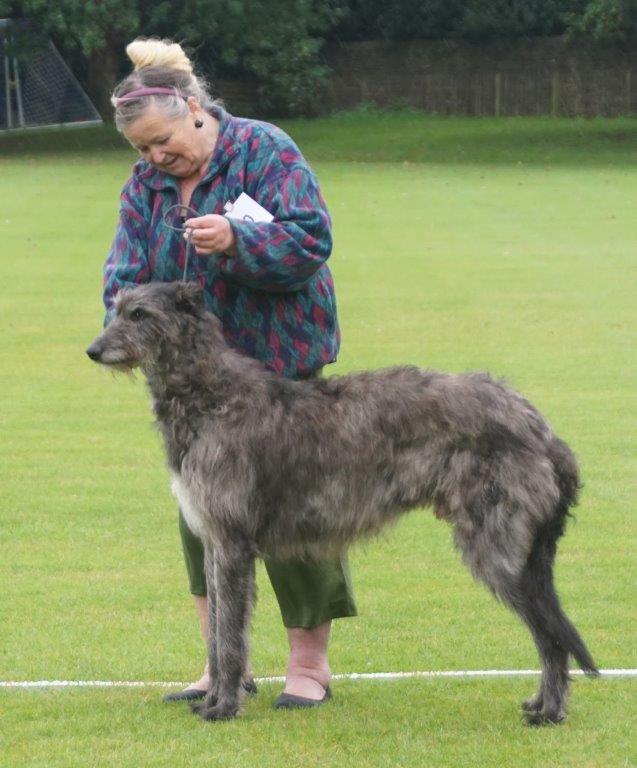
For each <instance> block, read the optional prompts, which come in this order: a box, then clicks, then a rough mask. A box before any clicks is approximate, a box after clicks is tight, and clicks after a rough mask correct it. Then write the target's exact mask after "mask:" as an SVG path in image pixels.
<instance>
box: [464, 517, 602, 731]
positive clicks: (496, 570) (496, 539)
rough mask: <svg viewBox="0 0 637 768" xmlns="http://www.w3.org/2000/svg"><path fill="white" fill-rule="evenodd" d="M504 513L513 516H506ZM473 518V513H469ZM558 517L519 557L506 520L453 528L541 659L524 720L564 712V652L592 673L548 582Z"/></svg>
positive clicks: (551, 718) (554, 718)
mask: <svg viewBox="0 0 637 768" xmlns="http://www.w3.org/2000/svg"><path fill="white" fill-rule="evenodd" d="M503 519H504V517H503V516H502V514H500V513H499V512H497V511H494V510H492V511H490V512H489V511H485V515H484V516H483V520H485V521H493V520H496V521H500V523H501V521H502V520H503ZM509 519H515V516H511V517H510V518H509ZM474 521H475V518H474ZM562 529H563V521H561V520H554V521H553V522H551V523H547V524H546V525H545V526H544V527H543V528H542V529H541V530H540V531H538V532H536V533H535V535H534V539H533V540H532V545H531V552H530V554H529V555H528V556H527V557H526V558H523V557H522V553H523V551H524V547H523V546H522V542H521V539H520V537H519V536H517V535H512V533H511V530H510V529H509V527H508V526H506V525H504V526H503V525H496V526H490V525H489V523H488V522H486V523H485V525H484V526H480V527H478V529H476V528H475V527H474V529H473V531H472V532H471V535H470V536H463V531H462V528H460V529H458V528H456V542H457V544H458V545H459V546H460V548H461V549H462V551H463V557H464V560H465V562H467V564H468V565H469V566H470V567H471V570H472V572H473V574H474V576H476V578H478V579H480V580H481V581H484V582H485V583H486V584H487V585H488V586H489V587H490V589H491V590H492V591H493V592H494V594H495V595H496V596H497V597H499V598H500V599H501V600H502V601H503V602H505V603H506V604H507V605H508V606H509V607H510V608H512V609H513V610H514V611H515V613H517V614H518V615H519V616H520V618H521V619H522V620H523V621H524V622H525V624H526V625H527V626H528V628H529V630H530V631H531V634H532V636H533V640H534V642H535V645H536V647H537V650H538V653H539V655H540V659H541V662H542V675H541V681H540V687H539V691H538V693H537V694H536V696H534V697H533V698H531V699H529V700H527V701H526V702H524V703H523V708H524V709H525V711H526V719H527V722H528V723H529V724H532V725H540V724H544V723H559V722H562V721H563V720H564V719H565V717H566V700H567V696H568V682H569V678H568V656H569V653H572V654H573V655H574V656H575V658H576V659H577V661H578V662H579V664H580V665H581V666H582V668H583V669H584V671H586V672H587V673H589V674H596V673H597V670H596V668H595V664H594V662H593V660H592V658H591V657H590V654H589V653H588V651H587V650H586V647H585V646H584V643H583V641H582V639H581V638H580V636H579V634H578V633H577V630H576V629H575V627H574V626H573V625H572V624H571V622H570V621H569V620H568V618H567V617H566V616H565V614H564V612H563V611H562V608H561V606H560V603H559V599H558V597H557V594H556V592H555V588H554V585H553V560H554V557H555V549H556V542H557V539H558V537H559V536H560V535H561V532H562Z"/></svg>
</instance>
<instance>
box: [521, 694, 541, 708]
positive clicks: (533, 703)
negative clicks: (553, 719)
mask: <svg viewBox="0 0 637 768" xmlns="http://www.w3.org/2000/svg"><path fill="white" fill-rule="evenodd" d="M521 706H522V710H523V711H524V712H539V711H540V710H541V709H542V706H543V699H542V694H540V693H536V694H535V696H531V698H530V699H524V701H523V702H522V704H521Z"/></svg>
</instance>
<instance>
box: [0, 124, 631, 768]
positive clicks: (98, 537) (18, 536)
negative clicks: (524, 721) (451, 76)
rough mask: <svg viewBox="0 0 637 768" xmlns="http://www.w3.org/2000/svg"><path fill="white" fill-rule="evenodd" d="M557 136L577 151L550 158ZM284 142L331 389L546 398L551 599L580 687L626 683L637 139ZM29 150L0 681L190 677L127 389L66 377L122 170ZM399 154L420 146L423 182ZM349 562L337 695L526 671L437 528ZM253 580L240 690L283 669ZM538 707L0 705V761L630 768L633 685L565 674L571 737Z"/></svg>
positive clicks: (485, 702) (1, 217)
mask: <svg viewBox="0 0 637 768" xmlns="http://www.w3.org/2000/svg"><path fill="white" fill-rule="evenodd" d="M401 121H403V122H401ZM419 121H420V122H419ZM509 122H510V125H511V128H510V129H509V128H507V127H506V124H507V123H509ZM558 123H559V125H558ZM363 125H364V126H366V128H367V133H366V134H362V133H361V132H360V131H359V130H358V128H362V127H363ZM525 125H526V126H527V128H526V129H525V127H524V126H525ZM551 125H555V126H557V128H556V130H562V131H563V135H564V136H567V135H570V136H578V135H579V136H581V132H582V131H587V130H589V128H590V129H591V132H590V133H588V134H587V135H586V136H585V137H584V138H582V139H581V143H580V144H579V145H578V144H576V145H575V146H571V145H568V146H567V145H566V144H565V145H564V146H562V147H561V148H560V147H559V146H558V144H559V142H557V140H556V139H555V136H554V135H553V137H552V134H551V133H550V130H549V129H550V127H551ZM516 126H517V127H518V128H519V129H520V132H519V133H517V132H516V131H514V128H515V127H516ZM582 126H583V127H582ZM286 127H288V128H289V130H290V131H291V132H292V133H293V135H294V136H295V138H296V139H297V141H298V142H299V144H300V145H301V146H302V148H303V149H304V150H305V151H306V153H307V154H308V156H309V157H310V158H311V159H312V161H313V163H314V165H315V167H316V170H317V172H318V174H319V177H320V179H321V183H322V187H323V190H324V193H325V196H326V198H327V200H328V203H329V205H330V209H331V211H332V214H333V218H334V222H335V236H336V248H335V253H334V256H333V259H332V266H333V271H334V273H335V277H336V282H337V288H338V298H339V309H340V317H341V325H342V329H343V349H342V353H341V356H340V358H339V361H338V363H337V364H336V366H334V371H335V372H346V371H349V370H354V369H361V368H368V367H378V366H384V365H390V364H394V363H405V362H410V363H417V364H419V365H423V366H430V367H434V368H441V369H445V370H469V369H472V370H475V369H481V370H484V369H487V370H490V371H491V372H492V373H493V374H494V375H497V376H504V377H506V378H507V379H508V380H509V381H510V382H511V383H512V384H513V385H514V386H516V387H517V388H518V389H520V390H521V391H523V392H524V393H525V394H526V395H528V396H529V397H530V398H531V399H532V400H533V401H534V402H535V403H537V405H538V406H539V407H540V408H541V409H542V410H543V411H544V412H545V413H546V414H547V416H548V417H549V418H550V420H551V421H552V422H553V424H554V425H555V427H556V429H557V430H558V432H559V433H560V434H561V435H562V436H563V437H564V438H565V439H567V440H568V441H569V442H570V443H571V444H572V445H573V447H574V448H575V450H576V452H577V454H578V456H579V458H580V461H581V464H582V474H583V479H584V482H585V488H584V491H583V494H582V503H581V506H580V508H579V510H578V512H577V521H576V522H575V523H574V524H571V525H570V526H569V530H568V532H567V536H566V537H565V539H564V540H563V543H562V546H561V549H560V553H559V557H558V571H557V577H558V586H559V589H560V593H561V595H562V597H563V601H564V603H565V606H566V607H567V610H568V612H569V614H570V615H571V616H572V617H573V619H574V621H575V622H576V624H577V625H578V627H579V628H580V629H581V631H582V633H583V635H584V637H585V638H586V640H587V642H588V644H589V646H590V648H591V651H592V652H593V655H594V656H595V658H596V660H597V661H598V663H599V664H600V666H602V667H636V666H637V663H636V653H635V644H634V628H635V609H634V606H635V603H636V601H635V597H636V595H635V580H634V544H635V525H634V514H633V507H634V501H635V456H636V455H637V452H636V450H635V448H636V445H635V443H636V440H635V434H636V433H635V426H636V425H635V421H636V418H635V417H636V414H637V408H636V405H637V404H636V395H635V393H636V391H637V365H636V359H635V319H636V317H635V315H636V312H635V301H634V299H635V295H636V292H635V288H636V282H637V281H636V280H635V277H636V275H635V257H634V254H635V252H636V247H637V234H636V232H635V228H634V201H635V191H634V190H635V188H636V187H635V182H636V181H637V172H636V171H635V169H634V168H633V165H634V155H633V151H634V150H633V147H634V144H632V145H628V146H627V144H626V142H625V139H624V138H621V137H622V136H624V135H625V134H626V133H627V132H628V133H629V132H630V131H631V130H633V129H632V122H631V121H630V120H626V121H589V122H586V123H585V122H584V121H573V122H572V124H569V121H556V122H555V124H553V123H552V122H549V121H544V120H539V121H537V123H534V122H533V121H523V122H516V121H504V122H503V123H496V122H495V121H470V120H466V121H462V120H443V119H442V118H429V117H424V118H423V117H422V116H417V115H411V114H406V115H402V116H395V115H383V114H381V115H373V114H372V115H370V114H357V115H353V116H347V115H346V116H337V117H335V118H333V119H332V120H331V121H328V120H324V121H317V122H316V123H309V122H307V123H306V122H303V121H299V122H294V123H291V124H288V125H286ZM592 127H595V130H594V131H593V130H592ZM452 128H453V131H452V130H451V129H452ZM436 131H437V132H436ZM454 131H455V134H454ZM507 131H509V133H510V135H509V136H508V138H507V135H506V134H507ZM459 134H462V136H464V138H463V140H462V141H463V143H462V145H460V144H459V143H458V140H457V138H456V139H454V138H453V136H454V135H455V136H456V137H457V136H458V135H459ZM503 134H504V135H503ZM68 135H70V134H68V133H65V134H64V135H63V136H62V139H60V141H66V140H67V139H66V137H67V136H68ZM47 136H48V138H47V142H48V143H49V145H50V146H49V147H48V149H47V148H46V147H42V146H41V145H39V144H38V141H39V140H36V139H37V137H36V138H30V139H29V141H33V145H31V144H28V145H23V146H22V148H21V150H20V152H17V151H16V152H15V153H11V152H7V153H5V146H6V145H4V144H3V143H2V142H0V156H1V157H2V160H1V161H0V193H1V194H2V199H3V208H2V211H1V212H0V242H1V243H2V259H1V260H0V285H1V286H2V288H1V301H0V323H1V324H2V328H3V344H2V345H1V346H0V429H1V430H2V441H1V442H0V473H1V475H2V496H1V497H0V583H1V584H2V600H0V680H8V679H14V680H36V679H113V680H124V679H136V680H188V679H191V678H192V676H193V675H195V674H198V672H199V670H200V666H201V664H202V650H201V645H200V640H199V638H198V636H197V630H196V625H195V620H194V615H193V612H192V608H191V606H190V604H189V600H188V597H187V595H186V589H185V577H184V573H183V566H182V563H181V555H180V551H179V543H178V538H177V531H176V525H175V511H174V504H173V501H172V499H171V497H170V494H169V492H168V482H167V478H166V473H165V471H164V469H163V457H162V451H161V446H160V443H159V439H158V436H157V434H156V433H155V431H154V430H153V428H152V425H151V421H152V419H151V415H150V412H149V409H148V402H147V397H146V393H145V390H144V386H143V383H142V382H141V380H139V381H138V382H137V383H135V384H131V383H130V382H129V381H128V380H126V379H124V378H119V379H118V378H113V377H111V376H110V375H108V374H105V373H104V372H103V371H101V370H99V369H98V368H97V367H96V366H93V365H91V364H90V363H89V362H88V360H86V359H85V357H84V352H83V351H84V349H85V347H86V346H87V344H88V342H89V341H90V340H91V339H92V338H93V336H94V335H95V334H96V333H97V332H98V331H99V328H100V325H101V321H102V309H101V305H100V297H99V293H100V270H101V264H102V260H103V258H104V253H105V251H106V249H107V248H108V245H109V242H110V238H111V236H112V231H113V226H114V222H115V216H116V208H117V195H118V192H119V188H120V187H121V184H122V183H123V181H124V180H125V177H126V175H127V172H128V169H129V166H130V162H131V159H132V157H133V155H132V153H131V152H130V151H128V150H126V149H125V148H124V149H118V150H116V151H111V152H103V151H97V148H98V146H99V142H98V143H97V144H96V145H91V144H90V141H89V139H90V136H89V134H88V133H87V134H80V133H78V132H75V133H74V136H75V137H76V140H77V141H79V142H80V145H78V147H76V148H75V149H73V148H69V149H68V150H67V151H65V152H64V153H61V152H60V151H59V149H60V145H59V144H58V143H57V142H58V138H57V137H58V136H59V134H48V135H47ZM416 136H420V137H421V139H422V137H425V138H427V137H430V138H431V146H434V147H437V148H436V149H435V153H434V154H435V157H436V158H437V159H436V161H435V162H434V161H433V155H432V156H427V155H423V154H420V152H421V150H422V147H423V146H425V144H423V145H422V146H421V145H420V144H418V143H417V142H416V140H415V138H414V137H416ZM525 136H526V139H525V138H524V137H525ZM542 136H544V138H542ZM348 137H349V138H348ZM436 137H437V139H436V140H437V141H439V144H437V145H436V142H435V141H434V139H435V138H436ZM609 137H610V138H609ZM612 137H615V138H612ZM10 138H11V140H13V138H12V137H10ZM82 142H87V143H86V144H82ZM445 142H446V143H445ZM555 142H557V143H555ZM459 146H462V147H463V152H462V153H460V152H459V150H458V147H459ZM339 147H340V149H339ZM484 147H491V149H489V150H488V152H487V151H486V150H484V152H485V154H481V153H482V152H483V148H484ZM507 147H508V148H509V149H507ZM541 147H544V149H542V148H541ZM494 148H495V149H494ZM51 149H53V150H55V151H50V150H51ZM546 149H548V151H549V154H548V155H546V154H543V153H544V152H545V150H546ZM45 150H46V151H45ZM498 150H499V151H498ZM339 151H340V155H338V152H339ZM330 152H333V153H334V155H333V158H334V159H332V156H331V155H330ZM507 152H508V153H509V154H507ZM365 153H367V154H365ZM383 153H385V154H383ZM392 153H396V154H395V155H392ZM436 153H437V154H436ZM445 153H446V154H445ZM507 157H508V161H507ZM547 157H548V158H549V159H548V160H547ZM521 158H529V159H528V160H522V159H521ZM370 159H375V160H378V161H381V160H382V161H383V162H367V161H368V160H370ZM469 159H471V162H469ZM422 160H424V161H425V162H420V161H422ZM390 161H391V162H390ZM520 162H521V163H522V164H521V165H520V164H518V163H520ZM352 561H353V571H354V576H355V582H356V590H357V595H358V600H359V608H360V612H361V616H360V618H358V619H355V620H347V621H342V622H338V623H337V624H336V625H335V628H334V637H333V642H332V653H331V660H332V665H333V668H334V671H337V672H351V671H357V672H365V671H381V670H408V669H471V668H476V669H478V668H520V667H521V668H533V667H536V666H537V660H536V656H535V652H534V649H533V646H532V643H531V641H530V639H529V637H528V635H527V633H526V631H525V630H524V629H523V628H522V627H521V626H520V625H519V623H518V622H517V621H516V619H515V618H514V617H512V616H511V615H510V614H509V613H507V612H506V611H505V610H504V609H503V608H502V607H501V606H499V605H497V604H496V603H495V602H494V601H493V600H492V598H491V597H490V596H489V595H488V594H487V593H486V592H485V591H484V590H483V589H482V588H481V587H479V586H477V585H475V584H473V583H472V581H471V579H470V577H469V575H468V574H467V573H466V571H465V570H463V568H462V567H461V565H460V564H459V562H458V558H457V556H456V554H455V553H454V552H453V551H452V548H451V542H450V533H449V531H448V530H447V528H446V527H445V526H444V525H442V524H441V523H439V522H437V521H435V520H434V519H432V517H431V516H430V515H429V514H428V513H423V514H416V515H412V516H411V517H410V518H408V519H406V520H405V521H404V522H402V523H401V524H400V525H399V526H398V527H397V528H396V529H395V530H394V531H392V532H390V533H389V534H388V535H387V536H386V537H384V538H382V539H380V540H379V541H376V542H373V543H370V544H368V545H366V546H365V547H363V548H361V549H357V550H356V551H355V552H354V553H353V555H352ZM259 583H260V592H261V599H260V603H259V606H258V609H257V613H256V616H255V626H254V654H253V657H254V659H253V664H254V669H255V672H256V673H257V674H258V675H272V674H281V673H282V671H283V669H284V664H285V656H286V649H285V640H284V635H283V631H282V628H281V625H280V620H279V618H278V614H277V609H276V605H275V602H274V600H273V597H272V594H271V590H270V588H269V586H268V584H267V582H266V580H265V579H264V573H263V570H262V569H260V570H259ZM533 686H534V681H531V680H529V679H504V680H465V681H456V680H449V681H448V680H432V681H427V680H415V681H401V682H396V683H391V684H389V683H385V684H381V683H373V682H361V681H358V682H338V683H336V685H335V693H336V697H335V700H334V701H333V702H332V703H331V704H330V705H329V706H328V707H325V708H324V709H323V710H322V711H320V712H313V713H292V714H289V715H288V714H284V713H274V712H272V711H271V709H270V704H271V701H272V700H273V698H274V696H275V695H276V692H277V688H276V686H274V685H265V686H262V690H261V692H260V693H259V695H258V696H257V698H256V700H251V701H250V702H249V704H248V705H247V707H246V712H245V715H244V716H243V717H242V718H241V719H240V720H239V721H237V722H235V723H230V724H225V725H220V726H214V725H213V726H206V725H203V724H201V723H199V722H198V721H197V720H196V719H195V718H192V717H191V716H190V715H189V714H188V713H187V712H186V710H185V709H184V708H181V707H176V708H172V707H171V708H168V707H164V706H162V705H161V704H160V703H159V699H160V695H161V692H160V690H158V689H146V690H138V689H131V690H127V691H122V690H103V689H96V690H80V691H77V690H63V691H51V690H48V691H16V690H10V689H4V690H2V689H0V718H1V720H2V722H1V724H0V740H1V741H0V765H2V766H5V765H6V766H14V765H33V766H36V765H37V766H39V765H42V766H44V765H46V766H74V765H118V766H119V765H122V766H139V765H153V766H161V765H168V764H174V763H175V762H179V761H181V762H186V763H188V764H189V763H190V762H193V763H194V762H195V760H201V759H204V760H212V761H214V763H215V764H219V765H228V766H243V765H245V764H247V763H248V762H250V763H254V764H259V765H263V766H269V765H280V764H286V765H299V766H301V765H319V764H320V765H370V766H375V765H387V764H390V765H410V766H422V765H431V766H491V765H502V766H518V765H522V764H524V765H530V766H533V765H538V766H539V765H543V766H545V765H547V766H552V765H555V766H625V765H631V764H632V763H631V761H634V758H635V750H634V741H633V740H632V734H631V731H630V722H631V719H632V720H634V717H635V713H636V707H635V699H634V695H635V691H634V681H632V680H618V679H613V680H610V679H609V680H601V681H597V682H591V681H585V680H581V679H577V681H576V682H575V684H574V686H573V687H574V695H573V703H572V711H571V718H570V720H569V722H568V723H567V724H566V725H565V726H564V727H562V728H555V729H543V730H540V731H534V730H529V729H526V728H524V727H523V726H522V725H521V724H520V720H519V716H518V711H517V708H518V703H519V700H520V699H522V698H523V697H524V696H526V695H528V693H529V692H530V690H531V689H532V688H533Z"/></svg>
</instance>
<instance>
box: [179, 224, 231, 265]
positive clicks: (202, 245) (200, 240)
mask: <svg viewBox="0 0 637 768" xmlns="http://www.w3.org/2000/svg"><path fill="white" fill-rule="evenodd" d="M184 227H185V228H186V229H187V230H190V232H189V233H188V232H186V233H184V237H185V238H186V239H188V238H190V240H191V241H192V244H193V245H194V246H195V250H196V251H197V253H198V254H199V255H200V256H209V255H210V254H211V253H228V252H232V250H233V249H234V246H235V243H236V239H235V236H234V232H233V230H232V227H231V226H230V222H229V221H228V219H227V218H226V217H225V216H219V215H217V214H216V213H209V214H207V215H206V216H198V217H197V218H194V219H187V220H186V221H185V222H184Z"/></svg>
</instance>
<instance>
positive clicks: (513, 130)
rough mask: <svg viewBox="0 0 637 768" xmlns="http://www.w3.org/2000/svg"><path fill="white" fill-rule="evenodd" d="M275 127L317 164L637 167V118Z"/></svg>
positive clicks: (410, 120) (61, 141)
mask: <svg viewBox="0 0 637 768" xmlns="http://www.w3.org/2000/svg"><path fill="white" fill-rule="evenodd" d="M275 122H277V124H279V125H280V126H281V127H282V128H283V129H284V130H286V131H287V132H288V133H290V134H291V136H292V137H293V138H294V139H295V140H296V142H297V143H298V144H299V146H300V147H301V148H302V150H303V152H304V154H305V155H306V156H307V157H308V158H309V159H310V160H311V161H334V162H366V163H373V162H386V163H392V162H394V163H440V164H450V165H452V164H454V165H455V164H480V165H517V164H524V165H527V164H528V165H537V166H575V167H582V166H585V167H591V166H602V167H608V166H615V167H617V166H621V167H626V166H637V119H635V118H632V117H622V118H601V117H600V118H593V119H584V118H549V117H504V118H491V117H441V116H439V115H430V114H426V113H424V112H417V111H414V110H393V111H392V110H379V109H369V108H365V109H360V110H356V111H353V112H343V113H337V114H334V115H331V116H328V117H322V118H317V119H312V120H310V119H296V120H282V121H277V120H276V119H275ZM109 151H120V152H122V151H124V152H125V151H130V152H131V156H134V154H133V153H132V150H130V148H129V146H128V144H127V143H126V141H125V140H124V139H123V137H122V136H120V135H119V134H118V133H117V131H116V130H115V128H114V126H112V125H104V126H98V127H90V128H83V129H77V128H76V129H68V128H67V129H50V130H39V131H26V132H10V133H4V134H0V158H2V157H11V158H16V157H21V156H34V155H58V154H82V153H85V152H109Z"/></svg>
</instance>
